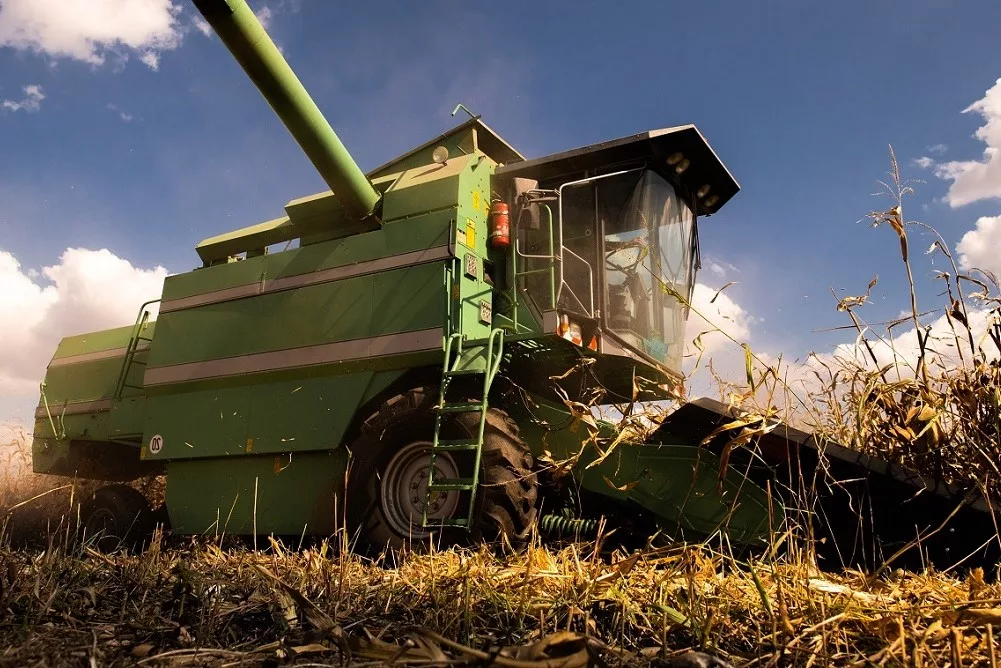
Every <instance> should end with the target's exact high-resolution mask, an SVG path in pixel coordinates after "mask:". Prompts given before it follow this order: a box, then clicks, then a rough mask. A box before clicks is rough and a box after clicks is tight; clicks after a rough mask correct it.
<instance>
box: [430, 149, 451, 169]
mask: <svg viewBox="0 0 1001 668" xmlns="http://www.w3.org/2000/svg"><path fill="white" fill-rule="evenodd" d="M431 160H433V161H434V163H435V164H436V165H444V164H445V163H447V162H448V149H447V148H446V147H444V146H439V147H438V148H436V149H435V150H434V153H432V154H431Z"/></svg>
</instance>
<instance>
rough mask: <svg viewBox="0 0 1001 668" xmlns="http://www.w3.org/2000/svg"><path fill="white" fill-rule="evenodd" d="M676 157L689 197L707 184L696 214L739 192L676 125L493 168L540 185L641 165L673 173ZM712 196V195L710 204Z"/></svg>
mask: <svg viewBox="0 0 1001 668" xmlns="http://www.w3.org/2000/svg"><path fill="white" fill-rule="evenodd" d="M677 154H681V156H682V159H685V160H688V161H689V165H688V168H687V169H685V170H684V171H683V172H682V173H681V174H680V175H678V176H677V177H676V178H677V179H678V180H679V181H680V182H681V184H682V185H683V186H684V187H686V188H687V189H688V190H689V191H690V192H691V193H693V194H694V193H696V192H698V190H699V189H700V188H702V186H704V185H708V186H709V192H708V193H707V194H706V195H705V197H703V198H696V199H698V206H697V210H696V213H697V214H698V215H702V216H707V215H711V214H713V213H716V212H717V211H719V210H720V208H722V207H723V205H724V204H726V203H727V202H728V201H730V199H731V198H732V197H733V196H734V195H736V194H737V192H738V191H739V190H740V184H738V183H737V180H736V179H735V178H733V175H732V174H730V170H728V169H727V168H726V165H724V164H723V162H722V161H721V160H720V159H719V157H718V156H717V155H716V152H715V151H713V149H712V147H711V146H710V145H709V142H707V141H706V139H705V137H703V136H702V133H701V132H699V130H698V128H696V127H695V126H694V125H679V126H676V127H672V128H662V129H660V130H648V131H647V132H641V133H639V134H635V135H629V136H628V137H621V138H619V139H612V140H611V141H606V142H602V143H600V144H591V145H589V146H582V147H580V148H575V149H571V150H569V151H564V152H562V153H556V154H553V155H547V156H545V157H542V158H536V159H534V160H525V161H522V162H516V163H513V164H507V165H504V166H502V167H499V168H498V169H497V172H496V173H497V175H498V176H506V177H524V178H529V179H535V180H537V181H540V182H547V181H554V180H560V179H571V178H578V177H582V176H592V175H598V174H601V173H608V172H611V171H615V170H618V169H625V168H628V167H630V166H636V165H638V164H641V163H648V164H650V163H654V164H660V165H662V166H663V168H664V170H665V171H667V172H669V173H673V172H674V171H675V166H672V165H671V164H669V162H668V159H669V158H671V159H672V161H673V160H677V159H678V157H677ZM713 195H715V196H716V197H718V199H717V200H715V201H714V200H713Z"/></svg>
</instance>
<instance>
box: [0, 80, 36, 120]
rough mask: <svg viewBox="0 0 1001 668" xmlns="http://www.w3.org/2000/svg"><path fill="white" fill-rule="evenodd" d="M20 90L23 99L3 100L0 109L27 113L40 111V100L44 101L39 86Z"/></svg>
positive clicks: (32, 85) (34, 85)
mask: <svg viewBox="0 0 1001 668" xmlns="http://www.w3.org/2000/svg"><path fill="white" fill-rule="evenodd" d="M21 90H22V91H23V92H24V97H22V98H21V99H20V100H4V101H3V102H2V103H0V107H2V108H3V109H7V110H9V111H27V112H29V113H30V112H32V111H38V110H39V109H41V106H42V100H44V99H45V93H43V92H42V87H41V86H39V85H38V84H31V85H28V86H25V87H24V88H22V89H21Z"/></svg>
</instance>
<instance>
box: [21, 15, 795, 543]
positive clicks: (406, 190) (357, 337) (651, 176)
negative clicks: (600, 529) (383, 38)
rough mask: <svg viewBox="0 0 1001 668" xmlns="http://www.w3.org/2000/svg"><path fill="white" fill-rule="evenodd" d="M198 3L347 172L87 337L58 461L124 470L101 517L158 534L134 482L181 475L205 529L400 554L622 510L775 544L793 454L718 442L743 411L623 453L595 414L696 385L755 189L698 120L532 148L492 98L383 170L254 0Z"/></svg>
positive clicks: (303, 141)
mask: <svg viewBox="0 0 1001 668" xmlns="http://www.w3.org/2000/svg"><path fill="white" fill-rule="evenodd" d="M194 4H195V6H196V7H197V8H198V10H199V11H200V12H201V13H202V15H203V16H204V17H205V19H206V20H207V21H208V22H209V23H210V24H211V25H212V27H213V28H214V29H215V31H216V32H217V34H218V35H219V37H220V38H221V39H222V41H223V43H224V44H225V45H226V46H227V47H228V48H229V50H230V51H231V52H232V54H233V56H234V57H235V58H236V60H237V61H238V62H239V64H240V65H241V66H242V68H243V70H244V71H245V72H246V74H247V75H248V76H249V77H250V79H251V80H252V81H253V82H254V84H256V86H257V87H258V88H259V89H260V91H261V93H262V94H263V95H264V97H265V99H266V100H267V101H268V103H269V104H270V105H271V107H272V108H273V109H274V111H275V112H276V114H277V115H278V117H279V118H280V119H281V120H282V122H283V123H284V124H285V126H286V127H287V128H288V130H289V132H290V133H291V134H292V136H293V137H294V138H295V140H296V141H297V142H298V143H299V145H300V146H301V147H302V150H303V151H304V152H305V153H306V155H307V156H308V157H309V159H310V160H311V162H312V163H313V165H314V166H315V167H316V169H317V171H318V172H319V174H320V175H321V176H322V178H323V179H324V181H325V182H326V183H327V184H328V185H329V186H330V191H327V192H322V193H318V194H315V195H310V196H307V197H302V198H300V199H296V200H293V201H291V202H289V203H288V204H287V205H286V206H285V209H284V215H280V216H279V217H277V218H274V219H273V220H269V221H268V222H264V223H260V224H257V225H253V226H251V227H246V228H244V229H241V230H237V231H235V232H230V233H228V234H223V235H220V236H217V237H213V238H210V239H207V240H205V241H203V242H201V243H200V244H198V246H197V247H196V251H197V253H198V256H199V258H200V259H201V263H202V266H201V267H199V268H197V269H195V270H193V271H190V272H187V273H182V274H177V275H173V276H170V277H168V278H167V279H166V281H165V283H164V287H163V293H162V295H161V296H160V298H159V299H157V300H155V301H156V302H159V306H158V310H159V312H158V316H157V317H156V319H155V321H154V320H153V319H152V318H151V316H150V310H149V307H150V306H151V305H152V304H153V303H154V302H149V303H148V304H145V305H144V306H143V308H142V309H140V314H139V317H138V319H137V321H136V322H135V324H134V325H133V326H131V327H128V326H125V327H122V328H118V329H112V330H106V331H101V332H94V333H90V334H84V335H80V336H72V337H68V338H66V339H63V340H62V342H61V343H60V344H59V346H58V349H57V350H56V352H55V355H54V357H53V358H52V361H51V362H50V364H49V366H48V369H47V372H46V375H45V381H44V383H43V386H42V393H41V399H40V402H39V406H38V410H37V412H36V415H35V418H36V422H35V427H34V443H33V459H34V468H35V470H36V471H38V472H43V473H53V474H59V475H72V476H80V477H85V478H93V479H98V480H106V481H109V482H112V483H116V484H112V485H110V486H108V487H105V488H103V489H102V490H100V491H98V492H97V493H96V494H95V495H94V496H93V498H91V499H89V500H88V502H87V503H86V504H85V506H84V508H83V512H82V524H83V526H84V530H85V531H86V532H87V533H88V534H89V535H95V534H101V533H103V534H106V535H107V536H111V537H116V538H128V537H130V536H132V535H133V534H136V533H137V532H140V531H145V530H146V529H147V528H148V526H149V521H150V518H152V517H154V516H155V515H154V513H153V512H152V510H151V508H150V506H149V503H148V502H147V501H146V499H145V498H143V497H142V496H141V495H140V494H139V493H138V492H136V491H135V490H134V489H132V488H131V487H129V486H127V485H124V484H122V483H125V482H128V481H131V480H135V479H137V478H139V477H141V476H146V475H150V474H164V475H166V481H167V483H166V503H165V513H166V517H163V519H164V520H168V521H169V526H170V527H171V530H172V531H173V532H175V533H182V534H203V533H209V534H213V533H216V534H218V533H226V534H230V535H238V534H242V535H268V534H274V535H291V536H300V535H304V534H305V535H318V536H327V535H330V534H332V533H333V532H335V531H338V530H339V529H341V528H345V529H346V530H347V531H348V533H349V535H350V536H351V538H352V540H354V541H356V542H355V544H356V545H358V546H359V549H367V550H374V551H378V550H382V549H384V548H386V547H389V548H403V547H407V546H412V547H416V548H418V549H419V548H421V547H423V546H425V545H427V544H428V543H429V542H430V541H432V540H435V541H440V542H442V543H445V544H447V543H453V542H459V541H463V540H469V539H470V538H475V539H507V540H509V541H511V542H512V543H516V542H518V541H519V540H522V539H524V538H525V537H526V535H528V533H529V532H530V531H531V530H532V529H533V527H538V530H539V531H540V532H542V533H547V534H560V533H563V534H570V533H572V534H574V535H580V534H586V533H588V532H589V531H592V530H593V528H594V527H595V525H596V523H597V520H598V519H599V518H601V517H605V518H608V521H609V523H610V524H612V525H614V526H618V527H621V528H622V530H623V532H624V533H628V532H633V533H634V534H639V535H644V536H649V535H650V534H653V533H655V532H661V533H662V534H663V535H665V536H667V537H669V538H670V539H675V540H693V539H703V538H706V537H709V536H713V535H725V536H726V539H727V541H728V542H729V543H730V544H731V545H734V546H755V545H765V544H767V541H768V539H769V531H770V522H771V523H772V524H773V525H774V524H776V523H781V521H782V518H783V504H782V503H781V500H780V499H778V498H775V499H771V498H770V496H769V493H768V492H766V487H767V486H768V485H769V484H770V483H769V480H770V479H769V478H768V476H769V475H770V476H772V477H774V475H775V472H776V471H777V470H779V468H780V466H779V465H778V464H776V465H771V464H770V465H768V466H764V467H762V466H757V468H756V469H755V468H754V467H753V466H750V465H749V466H746V467H743V468H738V467H736V466H734V465H733V463H732V462H731V466H730V467H728V468H727V470H726V471H725V472H723V471H721V460H720V457H719V456H718V455H719V448H718V447H717V448H715V449H714V448H713V447H700V445H699V443H700V441H701V440H702V438H703V436H704V435H705V434H707V433H709V431H711V430H712V429H714V428H715V427H716V426H718V424H720V420H724V419H726V417H725V415H726V411H725V409H724V408H721V407H713V406H711V405H710V403H706V402H702V403H698V404H689V405H687V406H684V407H682V408H681V409H680V410H678V411H677V412H676V413H675V414H674V415H675V417H673V418H672V419H671V421H670V423H669V424H667V425H665V427H663V428H662V429H660V431H658V432H657V434H656V438H653V439H652V442H647V443H634V442H630V443H624V444H622V445H620V446H619V447H616V448H615V449H614V450H613V451H612V452H611V453H610V454H608V455H607V456H604V457H603V453H602V452H601V451H600V449H599V448H597V447H595V445H594V443H593V442H592V438H591V437H592V431H593V430H592V429H591V425H589V424H588V422H589V416H590V413H588V412H587V410H586V408H585V407H586V406H587V405H590V404H593V403H594V402H595V401H598V402H599V403H603V404H619V405H626V404H630V403H632V402H637V401H638V402H645V401H677V400H678V399H679V397H681V396H682V395H683V385H682V383H683V376H682V374H681V373H680V371H679V369H680V365H681V358H682V349H683V345H684V331H685V328H684V325H685V320H686V317H687V307H686V306H685V302H686V298H688V297H690V295H691V294H692V290H693V287H694V285H695V275H696V271H697V269H698V266H699V246H698V234H697V220H698V218H699V217H702V216H710V215H712V214H714V213H716V212H717V211H719V210H720V208H722V207H723V206H724V205H725V204H726V203H727V202H728V201H729V200H730V199H731V198H732V197H733V196H734V195H735V194H736V193H737V191H738V189H739V186H738V184H737V182H736V181H735V180H734V178H733V177H732V176H731V174H730V173H729V171H727V169H726V167H725V166H724V165H723V163H722V162H721V161H720V160H719V158H718V157H717V156H716V154H715V152H714V151H713V150H712V148H710V146H709V144H708V142H707V141H706V140H705V139H704V138H703V136H702V135H701V133H700V132H699V131H698V130H697V129H696V128H695V126H693V125H685V126H680V127H672V128H667V129H663V130H653V131H649V132H643V133H640V134H636V135H632V136H628V137H623V138H621V139H615V140H612V141H605V142H603V143H599V144H594V145H591V146H586V147H583V148H577V149H574V150H570V151H566V152H564V153H559V154H556V155H550V156H546V157H542V158H537V159H534V160H526V159H525V158H524V157H523V156H522V155H521V154H520V153H519V152H518V151H517V150H515V149H514V148H512V147H511V146H510V145H509V144H508V143H507V142H505V141H504V140H503V139H502V138H501V137H500V136H498V135H497V134H496V133H495V132H493V131H492V130H491V129H490V128H489V127H487V126H486V125H485V124H484V123H483V122H482V121H481V120H480V119H479V118H478V117H474V118H472V119H471V120H469V121H468V122H465V123H463V124H461V125H459V126H458V127H455V128H453V129H452V130H450V131H448V132H446V133H445V134H443V135H441V136H439V137H436V138H434V139H432V140H431V141H428V142H427V143H425V144H423V145H421V146H419V147H417V148H415V149H413V150H411V151H408V152H406V153H404V154H402V155H400V156H399V157H397V158H395V159H393V160H391V161H390V162H388V163H386V164H385V165H382V166H381V167H377V168H376V169H373V170H371V171H370V172H368V173H367V174H366V173H363V172H362V171H361V170H360V169H359V167H358V166H357V165H356V164H355V162H354V161H353V160H352V159H351V157H350V155H349V154H348V152H347V150H346V149H345V148H344V146H343V145H342V143H341V141H340V139H339V138H338V137H337V135H336V134H335V133H334V131H333V130H332V129H331V127H330V125H329V124H328V123H327V121H326V120H325V118H324V117H323V115H322V114H321V113H320V111H319V109H318V108H317V106H316V105H315V104H314V102H313V100H312V99H311V98H310V96H309V94H308V93H307V92H306V90H305V89H304V87H303V86H302V85H301V84H300V82H299V80H298V79H297V78H296V76H295V74H294V73H293V72H292V70H291V69H290V67H289V65H288V64H287V63H286V62H285V60H284V58H283V57H282V55H281V54H280V53H279V51H278V49H277V48H276V47H275V45H274V44H273V42H272V41H271V40H270V38H269V37H268V35H267V34H266V32H265V30H264V28H263V27H262V26H261V24H260V23H259V22H258V20H257V18H256V17H255V16H254V13H253V12H252V11H251V10H250V9H249V8H248V7H247V5H246V4H245V2H244V0H195V1H194ZM290 242H291V243H290ZM290 246H294V247H290ZM276 247H277V249H278V250H277V252H272V251H273V250H274V249H275V248H276ZM679 297H680V298H679ZM693 411H694V412H693ZM699 411H701V413H700V412H699ZM707 411H708V412H707ZM706 415H709V416H715V417H714V418H713V419H715V420H716V421H715V422H713V421H712V420H709V421H706V419H705V418H706ZM700 416H701V418H700ZM699 419H702V422H699ZM697 424H698V425H701V426H699V427H698V429H695V430H694V431H692V430H693V429H694V427H693V425H697ZM597 428H598V430H599V431H600V432H601V433H600V436H602V437H609V438H611V437H614V435H615V434H614V430H612V429H611V428H610V425H607V424H605V423H598V425H597ZM782 443H784V444H786V445H785V447H786V448H787V452H788V449H789V447H791V446H790V445H789V444H790V443H792V441H790V440H788V439H785V440H783V441H782ZM606 445H607V441H606ZM602 457H603V458H602ZM568 460H569V461H570V462H571V465H570V466H569V469H568V472H566V474H565V475H556V474H555V473H554V471H555V469H554V468H553V466H551V464H550V462H552V461H556V462H565V461H568ZM776 461H779V462H780V463H781V462H784V463H786V464H788V462H789V461H791V460H790V458H789V457H788V454H787V455H786V456H785V457H784V458H782V457H780V458H779V459H778V460H776ZM752 469H753V470H752ZM762 470H764V471H765V473H766V474H767V475H765V476H764V477H763V476H762V475H758V474H757V473H755V472H754V471H758V473H760V472H761V471H762ZM785 470H786V471H787V473H788V470H789V467H788V466H786V469H785ZM787 477H788V476H787ZM776 497H777V495H776Z"/></svg>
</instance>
